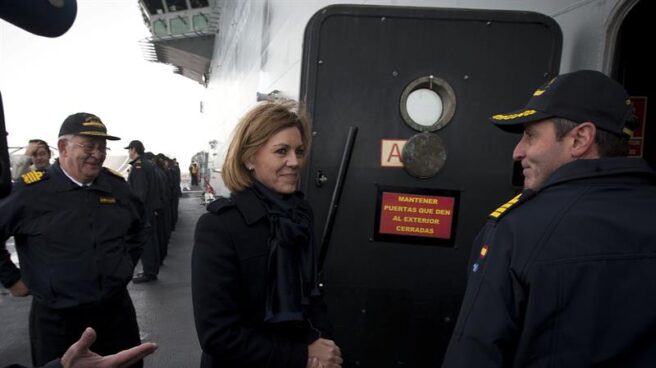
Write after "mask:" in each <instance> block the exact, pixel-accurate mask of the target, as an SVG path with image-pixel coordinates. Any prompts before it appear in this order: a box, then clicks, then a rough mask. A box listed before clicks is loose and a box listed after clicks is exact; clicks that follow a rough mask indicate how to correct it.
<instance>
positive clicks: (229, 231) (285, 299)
mask: <svg viewBox="0 0 656 368" xmlns="http://www.w3.org/2000/svg"><path fill="white" fill-rule="evenodd" d="M295 107H296V106H295V105H294V104H292V103H289V102H286V103H281V102H266V103H262V104H259V105H257V106H256V107H255V108H253V109H252V110H251V111H249V112H248V113H247V114H246V115H245V116H244V117H243V118H242V119H241V121H240V122H239V125H238V126H237V128H236V130H235V133H234V137H233V139H232V142H231V143H230V147H229V148H228V153H227V156H226V160H225V163H224V165H223V170H222V177H223V181H224V182H225V184H226V186H227V187H228V189H230V191H231V193H232V194H231V196H230V198H220V199H218V200H216V201H214V202H212V203H211V204H210V205H209V206H208V211H209V212H208V213H206V214H204V215H203V216H201V218H200V219H199V220H198V223H197V224H196V233H195V238H194V250H193V254H192V282H191V285H192V297H193V304H194V318H195V321H196V331H197V333H198V338H199V340H200V344H201V347H202V349H203V356H202V360H201V367H221V368H226V367H235V368H236V367H239V368H246V367H271V368H274V367H281V368H283V367H284V368H305V367H311V368H320V367H322V368H339V367H341V363H342V358H341V353H340V350H339V347H338V346H337V345H336V344H335V343H334V342H333V341H331V340H328V339H326V338H324V337H325V336H326V333H327V330H328V328H327V326H328V323H327V320H326V315H325V307H324V304H323V301H322V298H321V295H320V292H319V289H318V283H317V274H316V249H315V242H314V236H313V216H312V212H311V209H310V206H309V204H308V203H307V201H305V200H304V199H303V196H302V194H301V193H300V192H298V191H296V187H297V183H298V180H299V177H300V170H301V168H302V166H303V163H304V161H305V154H306V152H307V150H308V149H309V145H310V134H309V133H310V132H309V127H308V123H307V120H306V119H305V118H304V117H303V116H302V115H300V114H298V113H297V112H295Z"/></svg>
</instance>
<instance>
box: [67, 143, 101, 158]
mask: <svg viewBox="0 0 656 368" xmlns="http://www.w3.org/2000/svg"><path fill="white" fill-rule="evenodd" d="M71 143H73V144H74V145H76V146H78V147H80V148H82V151H84V153H86V154H87V155H91V154H93V153H94V152H96V151H98V152H99V153H100V154H106V153H107V151H110V149H109V147H104V146H101V145H99V144H81V143H76V142H71Z"/></svg>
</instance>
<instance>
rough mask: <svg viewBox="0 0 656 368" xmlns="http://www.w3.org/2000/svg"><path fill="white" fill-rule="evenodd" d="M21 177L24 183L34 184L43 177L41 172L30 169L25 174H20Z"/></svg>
mask: <svg viewBox="0 0 656 368" xmlns="http://www.w3.org/2000/svg"><path fill="white" fill-rule="evenodd" d="M21 178H23V182H25V184H34V183H36V182H39V181H41V179H43V172H42V171H30V172H28V173H26V174H23V175H21Z"/></svg>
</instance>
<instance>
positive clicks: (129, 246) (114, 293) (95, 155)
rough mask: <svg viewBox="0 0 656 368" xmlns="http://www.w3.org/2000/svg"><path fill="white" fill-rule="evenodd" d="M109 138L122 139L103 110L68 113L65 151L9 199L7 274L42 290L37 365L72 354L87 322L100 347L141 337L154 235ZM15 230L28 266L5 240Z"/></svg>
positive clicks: (21, 288) (35, 301)
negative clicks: (139, 276) (111, 164)
mask: <svg viewBox="0 0 656 368" xmlns="http://www.w3.org/2000/svg"><path fill="white" fill-rule="evenodd" d="M108 139H109V140H118V139H119V138H117V137H114V136H111V135H109V134H107V128H106V127H105V125H104V124H103V122H102V121H101V120H100V118H98V117H97V116H95V115H92V114H87V113H77V114H73V115H71V116H69V117H67V118H66V120H64V123H63V124H62V126H61V129H60V131H59V140H58V142H57V148H58V149H59V159H58V160H57V161H56V162H55V163H54V164H53V165H52V166H51V167H49V168H48V169H46V170H45V171H32V172H29V173H27V174H24V175H23V176H22V177H21V179H20V180H19V182H18V183H16V185H15V186H14V188H13V190H12V192H11V194H10V195H9V196H8V197H7V198H6V199H4V200H3V201H2V202H0V244H2V246H0V282H2V284H3V285H4V286H5V287H6V288H8V289H9V290H10V291H11V293H12V294H13V295H14V296H25V295H28V294H32V296H33V298H32V306H31V310H30V340H31V341H30V342H31V348H32V360H33V364H34V365H43V364H46V363H47V362H48V361H51V360H53V359H56V358H58V357H60V356H62V354H64V352H66V350H67V349H68V347H69V346H70V345H71V344H72V343H74V342H75V341H77V339H78V338H79V336H80V335H81V334H82V332H83V331H84V330H85V328H87V327H92V328H93V329H95V331H97V332H98V340H97V341H96V342H95V344H94V345H93V349H94V351H95V352H97V353H99V354H100V355H108V354H114V353H117V352H119V351H121V350H124V349H127V348H131V347H134V346H137V345H139V344H140V338H139V327H138V325H137V319H136V315H135V310H134V307H133V305H132V300H131V299H130V296H129V294H128V292H127V289H126V285H127V283H128V282H129V281H130V280H131V278H132V272H133V269H134V265H135V263H136V262H137V260H138V259H139V256H140V255H141V251H142V248H143V245H144V243H145V242H146V241H148V238H149V236H150V234H149V228H146V227H145V226H144V223H143V221H142V218H143V213H144V212H143V205H142V204H141V202H140V201H139V199H137V198H136V197H135V196H134V194H132V191H131V190H130V188H129V187H128V185H127V183H126V182H125V180H124V179H123V177H122V176H120V175H118V174H115V173H113V172H111V171H110V170H108V169H106V168H104V167H103V166H102V165H103V162H104V161H105V157H106V154H107V150H108V148H107V146H106V141H107V140H108ZM12 235H13V236H14V239H15V241H16V250H17V253H18V258H19V260H20V269H18V268H16V266H15V265H14V264H13V263H12V261H11V259H10V258H9V255H8V253H7V250H6V248H5V241H6V239H7V238H9V237H10V236H12ZM141 365H142V363H141V362H139V363H138V364H137V366H141Z"/></svg>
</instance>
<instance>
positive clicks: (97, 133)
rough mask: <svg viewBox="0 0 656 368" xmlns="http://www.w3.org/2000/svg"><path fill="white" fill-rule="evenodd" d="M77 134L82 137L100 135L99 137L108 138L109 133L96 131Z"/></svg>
mask: <svg viewBox="0 0 656 368" xmlns="http://www.w3.org/2000/svg"><path fill="white" fill-rule="evenodd" d="M77 134H80V135H98V136H101V137H107V133H103V132H96V131H94V130H87V131H83V132H79V133H77Z"/></svg>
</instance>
